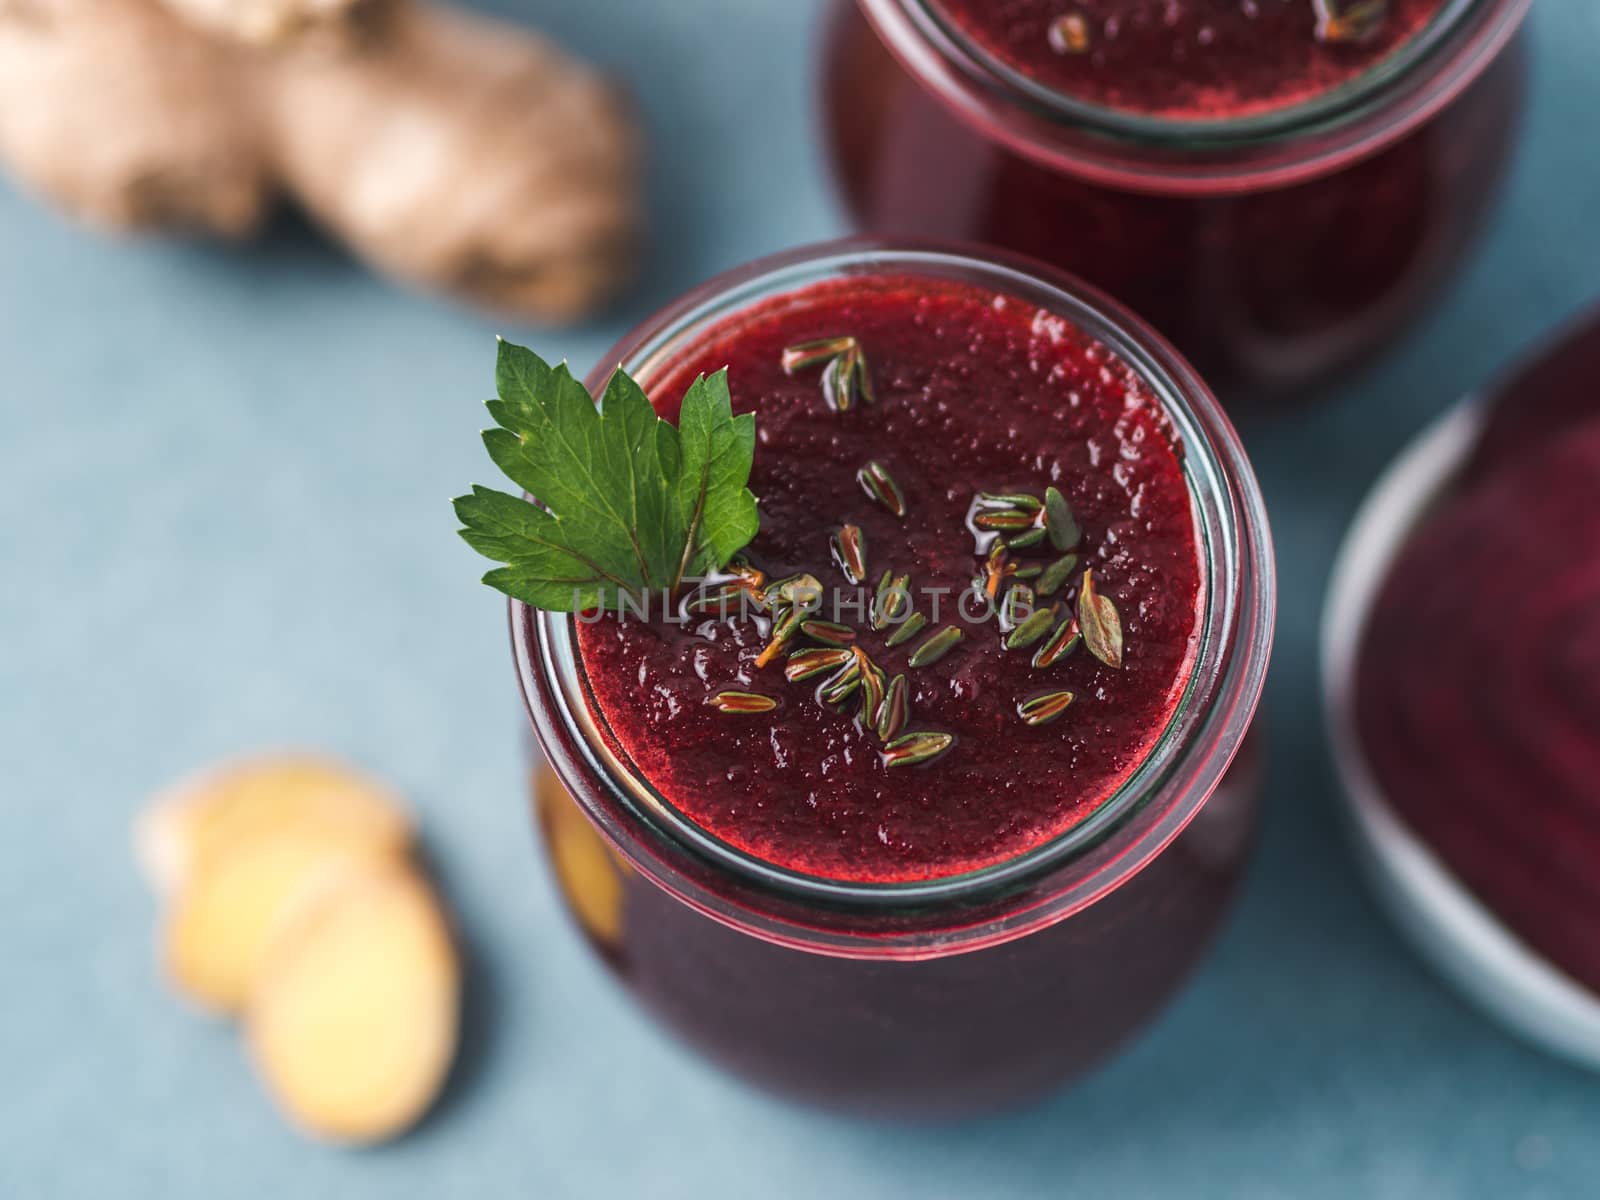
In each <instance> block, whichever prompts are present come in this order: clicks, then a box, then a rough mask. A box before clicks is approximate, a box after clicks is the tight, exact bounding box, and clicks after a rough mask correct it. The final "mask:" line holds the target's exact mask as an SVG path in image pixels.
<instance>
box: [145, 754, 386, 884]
mask: <svg viewBox="0 0 1600 1200" xmlns="http://www.w3.org/2000/svg"><path fill="white" fill-rule="evenodd" d="M301 831H309V832H311V833H313V834H314V835H315V836H316V837H317V838H318V839H319V840H320V841H321V842H322V843H323V844H326V845H330V846H347V847H349V848H351V849H352V850H361V849H371V850H373V851H377V852H382V851H389V852H393V853H401V852H403V851H404V850H405V849H406V847H407V846H408V845H409V843H410V841H411V833H412V831H411V821H410V818H409V817H408V816H407V814H406V811H405V809H404V807H403V805H402V803H401V801H400V799H399V797H397V796H396V795H395V794H394V793H393V792H391V791H390V790H389V789H388V788H386V787H385V786H383V785H382V784H381V783H379V782H377V781H376V780H374V779H371V778H369V777H368V776H366V775H364V774H361V773H360V772H357V771H354V770H352V769H351V768H349V767H346V766H344V765H342V764H340V763H338V762H335V761H334V760H332V759H329V758H323V757H319V756H314V755H307V754H294V755H263V756H259V757H254V758H248V759H242V760H240V761H238V762H234V763H230V764H227V765H225V766H223V767H220V768H216V769H213V770H210V771H206V772H204V773H202V774H200V775H197V776H195V777H194V778H192V779H189V780H186V781H184V782H181V783H179V784H178V785H177V786H176V787H174V788H173V789H171V790H170V791H169V792H167V793H165V794H164V795H162V796H159V797H157V798H156V799H155V800H154V801H153V802H152V803H151V805H150V806H149V807H148V808H147V809H146V811H145V812H144V814H143V815H142V816H141V817H140V819H139V824H138V828H137V831H136V834H135V843H136V848H137V851H138V857H139V861H140V863H141V865H142V866H143V867H144V870H145V873H146V875H148V876H149V878H150V881H151V883H152V884H153V885H154V886H155V888H156V890H157V891H160V892H162V893H164V894H170V893H175V892H177V891H179V890H180V889H182V888H183V887H184V886H185V885H186V884H187V883H188V882H189V881H190V880H192V879H193V878H194V876H195V874H196V871H197V869H198V866H199V864H202V863H208V862H212V861H215V860H217V859H219V858H223V857H226V856H227V855H228V854H229V853H230V852H231V850H232V848H233V847H236V846H242V845H248V844H251V843H253V842H257V841H260V840H261V839H263V838H264V837H268V836H270V835H274V834H279V833H296V832H301Z"/></svg>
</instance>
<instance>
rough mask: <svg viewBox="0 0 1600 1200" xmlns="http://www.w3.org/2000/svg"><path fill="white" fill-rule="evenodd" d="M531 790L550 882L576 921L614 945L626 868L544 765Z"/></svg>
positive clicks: (537, 771)
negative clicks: (552, 868) (545, 848)
mask: <svg viewBox="0 0 1600 1200" xmlns="http://www.w3.org/2000/svg"><path fill="white" fill-rule="evenodd" d="M533 793H534V802H535V805H536V807H537V809H538V812H539V822H540V825H541V826H542V827H543V829H544V836H545V842H546V844H547V845H548V846H549V849H550V861H551V862H552V863H553V864H554V866H555V870H556V882H557V883H558V884H559V885H560V887H561V893H562V895H564V896H565V897H566V898H567V904H568V905H569V906H570V907H571V909H572V912H573V915H574V916H576V917H577V918H578V924H579V925H581V926H583V928H584V931H585V932H587V933H588V934H589V936H590V937H592V938H594V939H595V941H597V942H599V943H600V944H601V945H604V946H611V947H614V946H617V945H619V944H620V943H621V941H622V916H623V907H624V901H625V898H626V897H625V895H624V891H623V882H624V878H625V876H626V875H627V874H628V873H630V872H631V871H632V868H631V867H629V866H628V864H627V863H626V862H625V861H624V860H623V859H622V858H620V857H619V856H618V855H617V853H616V851H614V850H612V849H611V847H610V846H609V845H607V844H606V841H605V839H604V838H602V837H601V836H600V834H599V833H597V832H596V831H595V829H594V826H592V825H590V824H589V819H588V818H587V817H585V816H584V815H583V813H582V811H580V810H579V808H578V805H577V802H576V801H574V800H573V799H572V797H571V796H569V795H568V794H567V790H566V788H564V787H563V786H562V785H561V781H560V780H559V779H557V778H556V774H555V772H554V771H552V770H551V769H550V768H549V767H548V766H540V767H538V768H536V769H535V771H534V780H533Z"/></svg>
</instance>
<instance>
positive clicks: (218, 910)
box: [165, 830, 390, 1013]
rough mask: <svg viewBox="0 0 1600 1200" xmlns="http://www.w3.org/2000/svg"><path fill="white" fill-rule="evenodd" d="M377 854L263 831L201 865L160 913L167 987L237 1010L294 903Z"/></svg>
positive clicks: (309, 835)
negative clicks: (164, 913)
mask: <svg viewBox="0 0 1600 1200" xmlns="http://www.w3.org/2000/svg"><path fill="white" fill-rule="evenodd" d="M373 857H377V858H384V859H387V858H389V857H390V856H389V854H388V852H387V851H386V850H385V849H375V848H373V847H370V846H361V845H359V844H351V843H348V842H337V841H335V842H326V841H323V840H322V839H320V838H319V837H317V836H316V834H315V833H314V832H308V831H306V830H300V831H296V832H290V833H269V834H267V835H266V836H265V837H263V838H261V839H259V840H254V841H248V842H244V843H242V844H240V845H237V846H235V847H234V848H233V850H232V852H231V853H229V854H226V855H224V856H222V857H221V858H217V859H214V860H212V861H209V862H207V863H206V864H205V865H204V866H203V867H202V868H201V869H200V870H199V871H198V872H197V873H196V875H195V877H194V879H193V880H191V881H190V883H189V885H188V886H187V887H185V888H184V889H183V890H182V891H180V892H179V893H178V895H177V898H176V900H175V902H174V904H173V906H172V909H171V912H170V913H169V914H168V920H167V926H166V936H165V942H166V960H167V969H168V972H169V974H170V976H171V978H172V981H173V982H174V983H175V984H177V985H178V987H179V988H180V989H181V990H182V991H183V992H184V993H185V994H186V995H188V996H189V997H190V998H191V999H193V1000H195V1001H197V1002H198V1003H199V1004H200V1005H201V1006H203V1007H205V1008H208V1009H211V1010H213V1011H216V1012H223V1013H231V1012H237V1011H238V1010H239V1009H240V1008H242V1007H243V1006H244V1003H245V1001H246V999H247V998H248V997H249V996H250V993H251V990H252V989H253V988H254V987H255V984H256V982H257V980H258V979H259V978H260V977H261V964H262V962H263V960H264V959H265V957H266V953H267V948H268V946H269V945H270V944H271V943H272V941H273V940H274V938H276V936H277V935H278V933H279V932H280V930H281V928H282V927H283V925H284V923H285V922H286V921H287V919H288V917H289V915H290V913H292V912H293V910H294V907H295V905H296V904H298V903H300V902H301V901H302V900H303V898H304V897H305V896H306V895H307V894H309V893H310V892H311V890H312V889H314V888H315V887H317V886H318V885H319V884H320V882H321V881H322V880H323V879H324V878H325V877H336V876H337V875H339V874H340V873H342V872H343V871H345V870H347V869H349V868H350V866H351V864H352V863H354V862H358V861H360V860H362V859H366V858H373Z"/></svg>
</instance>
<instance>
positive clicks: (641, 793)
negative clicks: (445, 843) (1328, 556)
mask: <svg viewBox="0 0 1600 1200" xmlns="http://www.w3.org/2000/svg"><path fill="white" fill-rule="evenodd" d="M607 362H608V363H610V362H621V363H623V364H624V365H625V366H626V367H627V368H628V370H629V371H630V372H631V373H632V374H633V375H634V376H635V377H636V378H637V379H638V381H639V382H640V384H641V385H642V386H643V387H644V388H645V390H646V392H647V394H648V395H649V396H650V397H651V399H652V400H653V401H654V403H655V404H656V406H657V409H658V411H659V412H661V413H662V414H663V415H664V416H667V417H669V418H672V417H675V416H676V415H677V409H678V406H679V403H680V397H681V396H682V395H683V393H684V391H685V389H686V388H687V387H688V385H689V384H690V382H691V381H692V380H693V379H694V378H695V377H696V376H697V375H699V374H701V373H706V372H712V371H717V370H720V369H722V368H724V367H726V368H727V371H728V384H729V388H730V391H731V396H732V403H733V407H734V409H735V410H736V411H738V412H747V413H752V414H754V418H755V433H754V439H755V444H754V461H753V470H752V473H751V476H750V480H749V482H750V487H751V489H752V490H753V491H754V493H755V494H756V496H757V497H758V498H759V501H760V509H761V522H760V530H759V532H758V533H757V534H756V536H755V538H754V540H753V541H751V542H750V543H749V545H748V546H746V547H745V549H744V550H743V551H742V552H741V555H740V556H739V557H738V558H737V559H736V560H735V562H734V563H732V564H730V565H729V568H728V571H727V572H726V573H725V574H720V575H718V576H717V577H716V578H715V579H712V580H708V581H694V582H692V583H691V584H690V585H689V586H688V587H686V588H685V589H683V590H682V592H681V594H680V595H679V597H678V598H677V599H676V600H675V601H674V602H673V603H672V604H671V605H669V606H668V607H667V608H666V609H662V608H660V607H657V608H656V609H655V610H654V611H653V612H652V614H651V615H650V617H649V618H648V619H644V618H641V617H640V616H639V614H638V613H637V612H632V611H630V612H627V613H620V614H619V613H612V614H605V615H602V614H598V613H591V614H582V615H580V616H571V615H563V614H552V613H541V612H538V611H537V610H533V609H529V608H526V607H524V606H521V605H513V610H512V632H513V644H514V649H515V651H516V655H517V661H518V666H519V670H520V674H521V680H522V685H523V689H524V695H525V697H526V698H527V700H528V707H529V713H530V716H531V718H532V722H533V727H534V730H535V733H536V734H537V736H538V739H539V743H540V745H541V747H542V749H543V750H544V753H545V757H546V760H547V765H546V766H545V767H543V768H541V769H540V771H539V773H538V774H537V775H536V779H535V788H534V799H535V804H536V810H537V813H538V817H539V822H540V825H541V827H542V828H543V831H544V834H545V839H544V844H545V847H546V849H547V851H548V853H549V855H550V857H551V859H552V864H553V866H554V874H555V877H556V880H557V883H558V885H559V887H560V889H561V892H562V894H563V896H564V897H565V899H566V901H567V903H568V906H569V908H570V910H571V912H572V914H573V916H574V918H575V919H576V920H577V922H578V923H579V924H580V925H581V926H582V928H583V930H584V932H585V933H586V934H587V936H588V938H589V940H590V942H591V943H592V944H593V945H594V947H595V948H596V950H597V951H598V953H599V954H600V955H601V956H602V957H603V959H604V961H605V962H606V963H607V964H608V966H610V967H611V969H613V970H614V971H615V972H616V974H617V975H618V977H619V979H620V980H622V982H623V983H624V984H625V985H626V986H627V987H628V988H629V989H630V990H631V991H632V992H633V994H634V995H635V996H636V997H637V998H638V999H639V1000H640V1001H641V1003H642V1004H643V1005H644V1006H645V1007H647V1008H648V1009H649V1010H650V1011H651V1012H652V1013H653V1014H654V1015H656V1016H657V1017H658V1018H659V1019H660V1020H661V1021H662V1022H663V1023H664V1024H665V1025H667V1026H668V1027H669V1028H671V1029H672V1030H673V1031H675V1032H676V1033H678V1034H679V1035H681V1036H682V1037H683V1038H685V1039H686V1040H687V1041H689V1042H690V1043H691V1044H693V1045H694V1046H695V1047H697V1048H698V1049H700V1050H701V1051H703V1052H704V1053H706V1054H707V1055H708V1056H710V1057H711V1058H713V1059H715V1060H716V1061H718V1062H720V1063H722V1064H724V1065H726V1066H728V1067H729V1068H730V1069H732V1070H734V1071H736V1072H737V1073H739V1074H741V1075H743V1076H745V1077H747V1078H750V1079H752V1080H755V1081H757V1082H759V1083H761V1084H763V1085H765V1086H769V1087H771V1088H773V1089H775V1090H778V1091H781V1092H783V1093H785V1094H788V1095H791V1096H796V1097H801V1098H804V1099H807V1100H811V1101H816V1102H820V1103H825V1104H827V1105H829V1106H833V1107H841V1108H847V1109H852V1110H856V1111H867V1112H873V1113H880V1114H893V1115H896V1116H901V1117H907V1116H912V1117H923V1116H939V1117H947V1116H951V1115H958V1114H962V1113H971V1112H975V1111H983V1110H988V1109H993V1108H996V1107H1000V1106H1005V1105H1010V1104H1015V1103H1018V1102H1019V1101H1022V1100H1025V1099H1027V1098H1030V1097H1033V1096H1037V1095H1039V1094H1041V1093H1043V1092H1046V1091H1048V1090H1051V1089H1053V1088H1055V1087H1057V1086H1059V1085H1060V1084H1061V1083H1062V1082H1063V1081H1065V1080H1068V1079H1070V1078H1073V1077H1074V1076H1076V1075H1079V1074H1081V1073H1082V1072H1083V1071H1085V1070H1087V1069H1088V1068H1089V1067H1090V1066H1092V1065H1093V1064H1095V1063H1096V1062H1099V1061H1101V1060H1102V1059H1104V1058H1105V1057H1106V1056H1108V1055H1109V1054H1111V1053H1112V1052H1113V1051H1114V1050H1115V1049H1116V1048H1117V1047H1118V1046H1120V1045H1121V1044H1122V1043H1123V1042H1124V1041H1125V1040H1126V1039H1127V1038H1128V1037H1129V1036H1130V1035H1131V1033H1132V1032H1133V1031H1134V1030H1135V1029H1137V1028H1139V1027H1140V1026H1141V1025H1143V1024H1144V1023H1146V1022H1147V1021H1148V1020H1150V1018H1151V1017H1152V1016H1153V1014H1154V1013H1155V1012H1156V1011H1158V1010H1159V1008H1160V1007H1161V1006H1162V1004H1163V1003H1164V1002H1165V1001H1166V1000H1167V999H1169V998H1170V997H1171V996H1172V994H1173V993H1174V992H1175V991H1176V989H1177V988H1178V987H1179V985H1180V984H1181V982H1182V980H1183V979H1184V978H1185V977H1186V975H1187V974H1188V972H1189V971H1190V970H1191V969H1192V968H1193V966H1194V965H1195V963H1196V962H1197V961H1198V960H1199V959H1200V957H1201V956H1202V955H1203V954H1204V952H1205V949H1206V947H1207V946H1208V944H1209V942H1210V939H1211V936H1212V934H1213V933H1214V932H1215V930H1216V929H1217V927H1218V925H1219V924H1220V922H1221V919H1222V916H1223V914H1224V912H1225V911H1226V908H1227V905H1228V901H1229V899H1230V898H1231V896H1232V894H1233V892H1234V889H1235V886H1236V884H1237V881H1238V879H1239V877H1240V874H1241V872H1242V870H1243V867H1244V864H1245V862H1246V860H1247V858H1248V854H1249V850H1250V847H1251V845H1252V842H1253V832H1254V829H1255V825H1256V803H1257V796H1258V787H1257V779H1258V775H1257V762H1258V756H1257V753H1256V751H1255V747H1254V743H1253V741H1250V740H1247V734H1248V731H1249V728H1250V722H1251V717H1252V714H1253V712H1254V707H1255V703H1256V700H1257V698H1258V696H1259V694H1260V688H1261V685H1262V682H1263V680H1264V676H1265V668H1266V658H1267V652H1268V648H1269V646H1270V634H1271V623H1272V557H1271V548H1270V541H1269V540H1268V536H1267V531H1266V525H1265V517H1264V513H1263V509H1262V505H1261V500H1260V494H1259V490H1258V489H1257V488H1256V486H1255V482H1254V478H1253V476H1252V475H1251V474H1250V471H1249V468H1248V464H1247V463H1246V462H1245V460H1244V458H1243V452H1242V450H1241V449H1240V447H1239V445H1238V442H1237V439H1236V437H1235V436H1234V434H1233V432H1232V430H1231V428H1230V427H1229V426H1228V425H1227V422H1226V420H1225V419H1223V418H1222V416H1221V414H1220V412H1219V410H1218V409H1217V407H1216V403H1215V400H1214V399H1213V398H1212V397H1211V395H1210V394H1209V393H1208V392H1206V390H1205V388H1204V385H1203V384H1201V383H1200V381H1199V380H1198V378H1197V377H1196V376H1194V374H1193V373H1192V372H1191V371H1190V370H1189V368H1188V367H1187V365H1186V364H1184V363H1183V362H1182V360H1181V359H1179V358H1178V357H1177V355H1176V354H1174V353H1173V352H1172V350H1171V349H1170V348H1169V347H1168V346H1166V345H1165V344H1164V343H1162V342H1161V341H1160V340H1159V339H1157V338H1155V337H1153V336H1152V335H1151V334H1150V333H1149V331H1148V330H1147V329H1145V328H1144V327H1143V326H1142V325H1140V324H1139V322H1138V321H1137V320H1136V319H1135V318H1133V317H1131V316H1130V315H1128V314H1127V313H1124V312H1121V311H1120V310H1117V309H1116V308H1114V307H1113V306H1111V305H1108V304H1107V303H1106V302H1105V301H1104V300H1103V298H1101V297H1099V296H1097V295H1094V294H1092V293H1089V292H1086V291H1084V290H1082V289H1081V288H1079V286H1078V285H1077V284H1076V283H1075V281H1072V280H1070V279H1067V278H1065V277H1052V276H1049V275H1041V274H1039V273H1038V272H1037V270H1036V269H1033V268H1032V267H1031V266H1029V265H1028V264H1023V263H1020V262H1017V261H1006V260H998V261H997V260H994V259H982V258H975V257H972V256H970V255H967V254H963V253H960V252H957V251H952V250H947V249H944V248H940V247H929V246H918V247H896V246H886V245H883V244H880V243H866V242H858V243H841V244H838V245H835V246H824V247H818V248H816V249H813V250H806V251H797V252H795V253H794V254H792V255H789V256H784V257H783V258H779V259H774V260H770V261H769V262H767V263H762V264H756V265H755V266H752V267H750V268H747V269H745V270H742V271H738V272H733V273H731V274H730V275H728V276H725V277H723V278H721V279H718V280H715V281H713V282H712V283H710V284H708V285H706V286H705V287H704V288H703V289H701V290H700V291H699V292H697V293H696V294H694V295H692V296H690V297H686V298H685V299H684V300H682V301H680V302H679V303H678V304H677V305H675V306H673V307H671V308H669V309H668V310H666V312H665V313H663V314H661V315H659V316H658V317H657V318H655V319H653V320H652V321H651V322H649V323H647V324H646V325H645V326H644V327H642V328H641V330H640V331H638V332H637V333H635V334H634V335H631V336H630V338H629V339H627V340H625V341H624V342H623V343H622V344H621V345H620V346H619V347H618V348H617V350H616V351H615V353H614V354H613V355H612V356H608V359H607ZM588 382H589V387H590V388H591V390H594V389H596V388H598V387H599V386H601V385H602V384H603V382H604V375H603V374H598V373H597V374H596V375H595V376H593V377H591V378H590V380H589V381H588ZM856 581H860V582H859V584H858V583H857V582H856ZM802 582H809V584H811V585H814V591H815V593H816V595H815V598H814V606H815V611H809V610H802V609H801V608H800V607H799V606H798V605H796V604H795V603H793V601H794V598H795V597H796V596H798V595H799V594H800V592H799V591H798V590H797V589H798V587H799V585H800V584H801V583H802ZM1030 593H1031V601H1032V603H1031V604H1028V603H1026V601H1027V600H1028V599H1029V598H1030ZM886 597H888V598H891V599H892V602H891V601H886V600H885V598H886ZM808 599H812V597H808ZM728 601H731V603H729V605H728V611H727V612H726V613H723V612H721V611H719V610H718V608H719V605H721V604H722V603H724V602H728ZM744 601H749V605H748V607H746V605H745V604H744V603H743V602H744ZM936 606H937V608H936ZM818 622H822V623H821V624H818ZM1236 756H1237V757H1236ZM1230 767H1231V769H1230Z"/></svg>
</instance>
